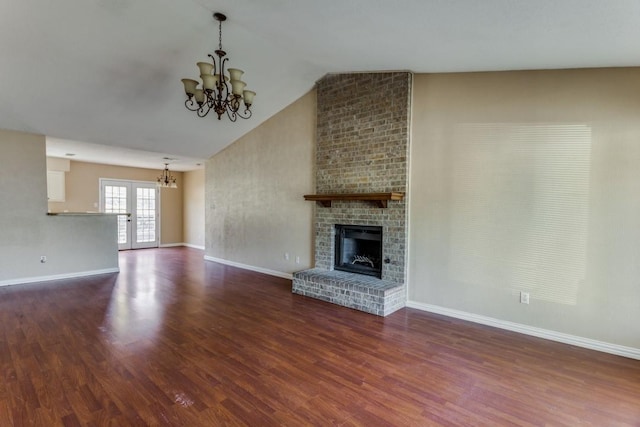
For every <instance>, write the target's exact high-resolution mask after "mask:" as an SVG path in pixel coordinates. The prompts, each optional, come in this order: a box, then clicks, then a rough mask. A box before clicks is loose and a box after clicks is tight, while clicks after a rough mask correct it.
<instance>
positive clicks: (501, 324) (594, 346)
mask: <svg viewBox="0 0 640 427" xmlns="http://www.w3.org/2000/svg"><path fill="white" fill-rule="evenodd" d="M406 306H407V307H409V308H416V309H418V310H423V311H428V312H430V313H436V314H442V315H444V316H449V317H455V318H456V319H462V320H468V321H470V322H475V323H481V324H483V325H488V326H493V327H496V328H500V329H506V330H508V331H513V332H519V333H521V334H526V335H532V336H534V337H538V338H544V339H548V340H552V341H558V342H561V343H565V344H571V345H575V346H577V347H584V348H588V349H591V350H597V351H602V352H604V353H611V354H615V355H618V356H624V357H629V358H631V359H638V360H640V349H638V348H633V347H626V346H623V345H618V344H610V343H607V342H604V341H597V340H592V339H590V338H583V337H579V336H575V335H569V334H565V333H562V332H556V331H551V330H548V329H542V328H536V327H533V326H527V325H523V324H521V323H514V322H508V321H506V320H500V319H494V318H493V317H487V316H481V315H479V314H473V313H467V312H465V311H460V310H453V309H450V308H445V307H440V306H437V305H431V304H423V303H420V302H415V301H407V304H406Z"/></svg>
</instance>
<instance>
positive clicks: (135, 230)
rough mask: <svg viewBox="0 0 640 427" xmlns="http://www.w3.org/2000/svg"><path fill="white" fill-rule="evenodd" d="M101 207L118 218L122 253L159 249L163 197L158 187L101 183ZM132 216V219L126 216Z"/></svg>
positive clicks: (124, 182)
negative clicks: (132, 250) (160, 208)
mask: <svg viewBox="0 0 640 427" xmlns="http://www.w3.org/2000/svg"><path fill="white" fill-rule="evenodd" d="M100 183H101V186H100V188H101V193H102V195H101V199H100V200H101V207H102V212H105V213H121V214H123V215H118V231H117V233H118V249H120V250H124V249H139V248H152V247H157V246H158V243H159V238H158V227H159V224H158V212H159V209H158V208H159V197H158V189H157V187H156V184H155V183H151V182H136V181H120V180H106V179H101V180H100ZM127 213H129V214H130V216H128V215H124V214H127Z"/></svg>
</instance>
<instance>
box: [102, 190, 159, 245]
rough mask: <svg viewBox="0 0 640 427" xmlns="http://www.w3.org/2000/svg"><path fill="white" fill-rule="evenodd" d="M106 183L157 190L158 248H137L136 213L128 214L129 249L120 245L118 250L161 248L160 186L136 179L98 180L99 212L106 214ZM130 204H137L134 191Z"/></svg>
mask: <svg viewBox="0 0 640 427" xmlns="http://www.w3.org/2000/svg"><path fill="white" fill-rule="evenodd" d="M105 182H113V183H122V184H128V185H129V188H130V189H132V188H133V185H134V184H144V185H145V186H147V185H148V186H153V187H154V188H155V190H156V207H157V209H156V236H157V239H156V240H157V245H156V246H146V247H143V248H140V247H138V248H136V247H135V243H134V241H133V240H134V238H133V231H134V230H133V227H134V226H133V224H131V221H135V220H136V219H137V217H136V216H134V212H128V213H129V214H130V215H129V217H128V218H127V220H128V222H129V224H130V225H129V229H130V230H129V234H130V236H129V237H130V238H129V244H128V247H127V248H120V245H118V250H129V249H145V248H150V247H154V248H155V247H158V248H159V247H160V242H161V238H162V236H161V231H162V214H161V209H160V207H161V206H162V200H161V199H160V198H161V194H162V192H161V191H160V189H159V188H158V185H157V183H156V182H155V181H142V180H135V179H120V178H98V183H99V185H98V187H99V188H98V199H99V201H98V203H99V210H100V212H104V194H103V188H104V183H105ZM130 197H131V198H130V200H129V202H130V203H132V204H133V203H134V202H135V198H134V194H133V191H131V196H130ZM129 210H133V209H129Z"/></svg>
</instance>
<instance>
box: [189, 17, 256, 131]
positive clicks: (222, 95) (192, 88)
mask: <svg viewBox="0 0 640 427" xmlns="http://www.w3.org/2000/svg"><path fill="white" fill-rule="evenodd" d="M213 19H215V20H216V21H218V35H219V39H218V49H216V50H215V54H216V57H214V56H213V55H208V56H209V58H211V63H209V62H198V63H197V64H196V65H197V66H198V68H199V69H200V79H201V80H202V86H201V87H198V85H200V82H199V81H197V80H192V79H182V83H183V84H184V91H185V93H186V94H187V100H186V101H185V103H184V105H185V107H187V109H188V110H190V111H195V112H196V114H197V115H198V117H205V116H206V115H207V114H209V111H211V110H213V111H215V113H216V114H217V115H218V120H220V119H221V118H222V115H223V114H224V113H227V116H228V117H229V119H230V120H231V121H232V122H235V121H236V119H237V118H238V117H240V118H243V119H248V118H249V117H251V104H253V97H254V96H255V95H256V93H255V92H253V91H250V90H244V88H245V86H246V85H247V84H246V83H245V82H243V81H242V80H240V79H241V78H242V74H244V71H242V70H239V69H237V68H229V69H228V70H225V65H226V62H227V60H228V59H229V58H225V56H226V55H227V53H226V52H225V51H224V50H222V22H223V21H225V20H226V19H227V17H226V16H225V15H223V14H222V13H218V12H216V13H214V14H213ZM225 71H228V73H229V75H228V76H227V75H226V73H225ZM229 84H231V90H229ZM194 101H195V102H194ZM241 103H243V104H244V110H242V109H241Z"/></svg>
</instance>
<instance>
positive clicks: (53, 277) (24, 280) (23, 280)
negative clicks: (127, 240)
mask: <svg viewBox="0 0 640 427" xmlns="http://www.w3.org/2000/svg"><path fill="white" fill-rule="evenodd" d="M119 272H120V269H119V268H118V267H114V268H105V269H103V270H90V271H79V272H77V273H65V274H54V275H51V276H36V277H22V278H19V279H9V280H0V286H11V285H23V284H27V283H35V282H48V281H50V280H60V279H72V278H74V277H85V276H95V275H97V274H109V273H119Z"/></svg>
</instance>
